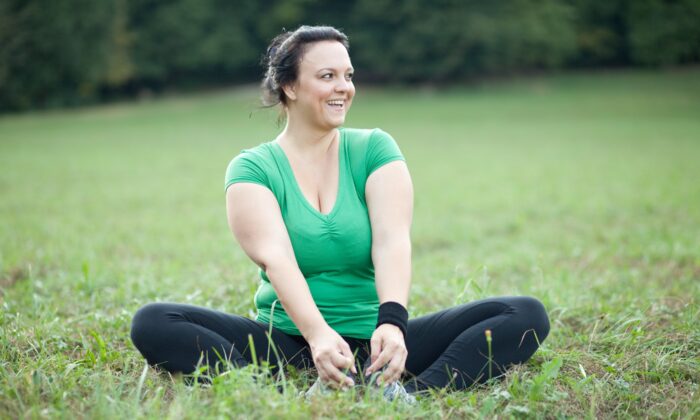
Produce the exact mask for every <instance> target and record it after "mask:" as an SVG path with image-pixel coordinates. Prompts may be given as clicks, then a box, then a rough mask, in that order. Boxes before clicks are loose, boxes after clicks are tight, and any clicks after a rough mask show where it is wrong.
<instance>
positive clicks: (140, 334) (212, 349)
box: [131, 303, 313, 373]
mask: <svg viewBox="0 0 700 420" xmlns="http://www.w3.org/2000/svg"><path fill="white" fill-rule="evenodd" d="M268 328H269V326H268V325H267V324H264V323H262V322H258V321H254V320H251V319H248V318H245V317H242V316H238V315H231V314H226V313H223V312H219V311H214V310H211V309H207V308H202V307H198V306H192V305H184V304H177V303H151V304H148V305H145V306H143V307H142V308H141V309H139V310H138V312H136V315H135V316H134V319H133V321H132V324H131V341H132V342H133V343H134V345H135V346H136V348H137V349H138V350H139V351H140V352H141V354H143V356H144V357H145V358H146V360H148V363H150V364H151V365H158V366H161V367H162V368H164V369H165V370H167V371H169V372H182V373H192V372H193V371H194V369H195V367H196V365H197V363H198V362H200V359H202V360H201V363H202V364H207V365H209V366H210V367H211V368H214V369H215V368H216V365H217V364H218V363H221V359H225V360H226V361H228V362H230V363H232V364H233V365H234V366H237V367H243V366H246V365H248V364H249V363H252V362H253V358H252V354H251V351H250V350H251V349H250V346H249V341H248V335H249V334H250V335H252V338H253V344H254V346H255V353H256V355H257V358H258V360H265V361H269V363H270V365H274V367H273V371H275V372H276V371H277V369H278V368H279V367H280V366H283V363H291V364H293V365H295V366H296V367H299V368H302V367H309V366H313V361H312V358H311V354H310V352H309V349H308V346H307V345H306V341H304V339H303V337H301V336H292V335H288V334H285V333H283V332H281V331H279V330H278V329H276V328H272V334H271V337H272V342H273V343H274V344H275V345H276V349H277V352H278V355H279V358H280V359H281V360H278V359H277V355H276V354H275V351H274V349H273V348H272V346H271V345H270V342H269V340H268V337H267V333H268ZM223 368H225V366H223Z"/></svg>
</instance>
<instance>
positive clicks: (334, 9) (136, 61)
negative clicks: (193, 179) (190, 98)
mask: <svg viewBox="0 0 700 420" xmlns="http://www.w3.org/2000/svg"><path fill="white" fill-rule="evenodd" d="M698 22H700V1H697V0H674V1H668V0H608V1H599V0H501V1H478V0H414V1H400V0H346V1H338V2H323V1H318V0H265V1H243V0H103V1H91V0H62V1H50V0H31V1H26V0H3V1H2V2H0V111H8V110H24V109H30V108H37V107H56V106H63V105H75V104H80V103H86V102H94V101H100V100H107V99H111V98H117V97H133V96H144V95H146V96H147V95H150V94H153V93H158V92H162V91H164V90H173V89H180V90H191V89H196V88H202V87H212V86H221V85H230V84H237V83H245V82H251V81H254V80H257V79H258V77H259V75H260V73H261V70H260V67H259V66H258V61H259V60H260V58H261V55H262V52H263V51H264V50H265V47H266V45H267V44H268V42H269V41H270V40H271V39H272V37H274V36H275V35H276V34H278V33H279V32H280V31H281V29H282V28H287V29H294V28H296V27H297V26H298V25H300V24H329V25H334V26H337V27H338V28H341V29H343V30H345V31H346V32H347V34H348V35H349V36H350V41H351V48H352V57H353V60H354V62H355V67H356V69H357V73H356V76H357V80H358V81H360V82H368V81H371V82H389V83H414V84H415V83H420V84H426V83H431V84H435V83H441V84H444V83H454V82H461V81H466V80H474V79H479V78H483V77H487V76H503V75H512V74H517V73H523V72H525V73H531V72H543V71H553V70H560V69H578V68H600V67H632V66H644V67H649V66H652V67H658V66H669V65H679V64H686V63H694V62H698V60H700V25H699V24H698Z"/></svg>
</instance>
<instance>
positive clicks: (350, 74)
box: [345, 73, 355, 80]
mask: <svg viewBox="0 0 700 420" xmlns="http://www.w3.org/2000/svg"><path fill="white" fill-rule="evenodd" d="M354 75H355V73H349V74H346V75H345V78H346V79H348V80H352V77H353V76H354Z"/></svg>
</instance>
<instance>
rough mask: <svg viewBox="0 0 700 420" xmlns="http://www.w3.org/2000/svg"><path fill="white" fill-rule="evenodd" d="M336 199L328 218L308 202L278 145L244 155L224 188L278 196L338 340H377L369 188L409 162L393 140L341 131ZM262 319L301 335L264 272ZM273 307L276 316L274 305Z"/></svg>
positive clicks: (259, 303) (258, 300)
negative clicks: (256, 188)
mask: <svg viewBox="0 0 700 420" xmlns="http://www.w3.org/2000/svg"><path fill="white" fill-rule="evenodd" d="M339 131H340V145H339V148H338V149H339V150H338V157H339V159H338V163H339V179H338V196H337V198H336V200H335V205H334V207H333V209H332V210H331V212H330V213H328V214H322V213H320V212H319V211H318V210H316V209H315V208H313V207H312V206H311V204H309V202H308V201H307V200H306V198H305V197H304V195H303V193H302V192H301V189H300V188H299V186H298V184H297V183H296V179H295V178H294V173H293V172H292V168H291V166H290V164H289V161H288V160H287V157H286V155H285V154H284V151H283V150H282V148H281V147H280V146H279V145H278V144H277V143H276V142H268V143H263V144H261V145H259V146H257V147H255V148H252V149H248V150H243V151H242V152H241V154H239V155H238V156H236V157H235V158H234V159H233V160H232V161H231V163H230V164H229V166H228V169H227V170H226V188H228V186H229V185H231V184H234V183H237V182H252V183H255V184H260V185H262V186H264V187H267V188H269V189H270V191H272V193H273V194H274V195H275V197H276V198H277V202H278V203H279V206H280V209H281V210H282V218H283V219H284V223H285V226H286V227H287V232H288V233H289V238H290V240H291V242H292V247H293V248H294V255H295V256H296V259H297V263H298V264H299V268H300V269H301V272H302V273H303V274H304V277H305V278H306V282H307V283H308V285H309V289H310V290H311V296H313V299H314V302H316V305H317V306H318V309H319V310H320V311H321V314H322V315H323V318H324V319H325V320H326V322H327V323H328V325H330V326H331V328H333V329H334V330H335V331H336V332H338V334H340V335H342V336H346V337H354V338H364V339H368V338H371V337H372V333H373V332H374V328H375V326H376V323H377V311H378V310H379V299H378V297H377V289H376V286H375V283H374V265H373V264H372V255H371V251H372V230H371V226H370V220H369V213H368V211H367V203H366V201H365V183H366V181H367V178H368V177H369V175H370V174H371V173H372V172H373V171H375V170H376V169H377V168H379V167H381V166H382V165H384V164H386V163H389V162H392V161H395V160H405V159H404V157H403V155H402V154H401V151H400V150H399V147H398V146H397V145H396V142H395V141H394V139H393V138H392V137H391V136H390V135H389V134H387V133H385V132H384V131H382V130H380V129H374V130H360V129H350V128H340V129H339ZM260 278H261V281H260V286H259V287H258V291H257V292H256V293H255V299H254V300H255V306H256V308H257V310H258V313H257V317H256V320H258V321H262V322H265V323H268V324H269V323H270V317H271V312H273V316H274V319H273V320H272V325H273V326H274V327H276V328H278V329H280V330H282V331H284V332H286V333H287V334H293V335H301V333H300V332H299V330H298V329H297V327H296V326H295V325H294V323H293V322H292V320H291V318H289V315H287V313H286V312H285V311H284V308H282V305H281V304H280V303H279V301H278V300H277V294H276V293H275V291H274V289H273V288H272V285H271V284H270V280H269V279H268V277H267V275H266V274H265V272H263V271H262V270H260ZM273 304H274V311H272V307H273Z"/></svg>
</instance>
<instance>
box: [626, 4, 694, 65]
mask: <svg viewBox="0 0 700 420" xmlns="http://www.w3.org/2000/svg"><path fill="white" fill-rule="evenodd" d="M626 16H627V22H628V26H629V43H630V55H631V57H632V60H633V61H634V62H635V63H638V64H644V65H655V66H659V65H671V64H679V63H689V62H697V61H698V60H700V1H698V0H636V1H630V2H629V5H628V11H627V13H626Z"/></svg>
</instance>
